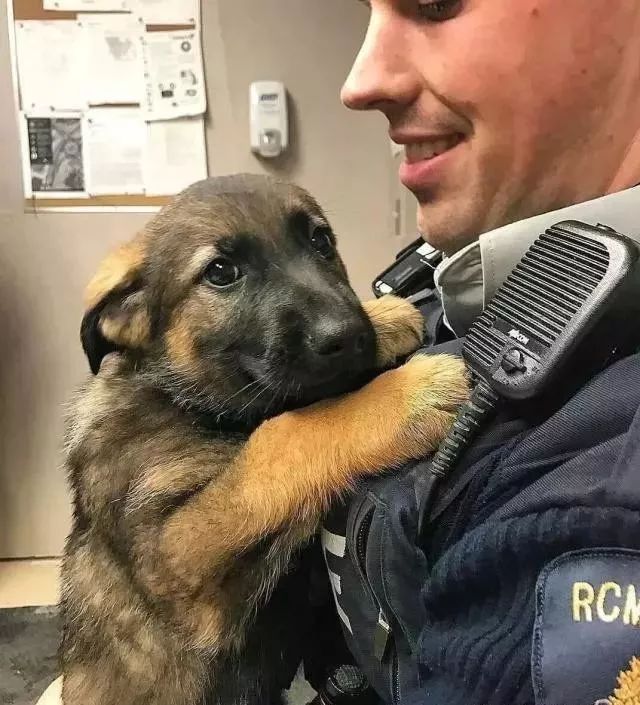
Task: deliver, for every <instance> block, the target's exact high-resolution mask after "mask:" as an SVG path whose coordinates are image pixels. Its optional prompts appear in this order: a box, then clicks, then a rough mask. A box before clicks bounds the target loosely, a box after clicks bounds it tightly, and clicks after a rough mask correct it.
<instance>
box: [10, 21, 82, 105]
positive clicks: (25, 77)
mask: <svg viewBox="0 0 640 705" xmlns="http://www.w3.org/2000/svg"><path fill="white" fill-rule="evenodd" d="M15 37H16V56H17V64H18V80H19V84H20V102H21V107H22V109H23V110H25V111H34V110H35V111H38V110H51V111H61V110H70V111H77V110H82V109H83V108H84V107H85V105H86V100H85V96H84V85H85V82H84V67H85V63H86V62H85V53H84V48H85V45H84V42H83V29H82V26H81V25H80V23H79V22H76V21H75V20H56V21H40V20H20V21H18V22H16V32H15Z"/></svg>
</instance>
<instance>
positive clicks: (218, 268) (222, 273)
mask: <svg viewBox="0 0 640 705" xmlns="http://www.w3.org/2000/svg"><path fill="white" fill-rule="evenodd" d="M241 277H242V271H241V270H240V268H239V267H238V266H236V265H235V264H234V263H233V262H231V261H230V260H228V259H224V258H223V257H219V258H218V259H214V260H213V262H211V264H210V265H209V266H208V267H207V269H206V270H205V273H204V279H205V281H206V282H207V283H209V284H211V286H215V287H218V288H222V287H225V286H231V284H234V283H235V282H237V281H238V279H240V278H241Z"/></svg>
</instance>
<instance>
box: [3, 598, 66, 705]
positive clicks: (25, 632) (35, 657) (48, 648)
mask: <svg viewBox="0 0 640 705" xmlns="http://www.w3.org/2000/svg"><path fill="white" fill-rule="evenodd" d="M59 639H60V618H59V614H58V608H57V607H17V608H13V609H0V705H34V703H35V702H36V701H37V700H38V698H39V697H40V696H41V695H42V693H43V692H44V691H45V690H46V689H47V687H48V686H49V684H50V683H51V682H52V681H53V680H54V679H55V678H56V677H57V676H58V663H57V657H56V652H57V649H58V641H59Z"/></svg>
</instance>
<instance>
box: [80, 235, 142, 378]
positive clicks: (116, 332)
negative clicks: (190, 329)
mask: <svg viewBox="0 0 640 705" xmlns="http://www.w3.org/2000/svg"><path fill="white" fill-rule="evenodd" d="M144 255H145V244H144V238H143V236H142V235H139V236H137V237H136V238H135V239H134V240H132V241H131V242H128V243H127V244H125V245H122V246H121V247H120V248H119V249H118V250H116V251H115V252H113V253H112V254H110V255H109V256H108V257H107V258H106V259H105V260H104V261H103V262H102V264H101V265H100V268H99V269H98V271H97V273H96V275H95V276H94V277H93V279H92V280H91V282H90V284H89V286H88V287H87V290H86V292H85V315H84V317H83V319H82V326H81V328H80V338H81V340H82V347H83V349H84V352H85V354H86V356H87V359H88V360H89V366H90V367H91V371H92V372H93V374H97V372H98V370H99V369H100V363H101V362H102V358H104V357H105V355H108V354H109V353H110V352H114V351H117V350H143V349H144V348H145V347H146V345H147V344H148V342H149V336H150V321H149V313H148V309H147V300H146V290H145V282H144V276H143V265H144Z"/></svg>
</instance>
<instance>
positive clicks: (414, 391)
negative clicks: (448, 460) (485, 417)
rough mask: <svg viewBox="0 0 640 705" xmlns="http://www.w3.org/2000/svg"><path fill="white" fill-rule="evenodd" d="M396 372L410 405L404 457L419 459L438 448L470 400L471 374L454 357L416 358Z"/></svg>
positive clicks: (406, 419) (403, 450) (404, 440)
mask: <svg viewBox="0 0 640 705" xmlns="http://www.w3.org/2000/svg"><path fill="white" fill-rule="evenodd" d="M394 372H395V373H398V374H399V377H400V380H401V384H402V385H403V386H404V389H405V393H404V395H403V396H404V398H405V402H406V405H407V407H406V409H407V415H406V417H405V422H404V427H403V429H402V432H401V436H402V439H403V441H402V446H403V448H402V454H403V455H409V457H412V458H419V457H421V456H423V455H425V454H427V453H429V452H431V451H433V450H435V449H436V448H437V447H438V445H439V444H440V442H441V441H442V439H443V438H444V437H445V435H446V433H447V431H448V430H449V427H450V426H451V424H452V422H453V420H454V418H455V415H456V412H457V410H458V408H459V407H460V405H461V404H463V403H464V402H465V401H466V400H467V398H468V396H469V381H468V377H467V371H466V368H465V365H464V362H463V361H462V360H461V359H459V358H456V357H452V356H450V355H433V356H427V355H416V356H415V357H413V358H412V359H411V360H409V362H407V363H406V364H404V365H403V366H402V367H400V368H398V369H397V370H395V371H394Z"/></svg>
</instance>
